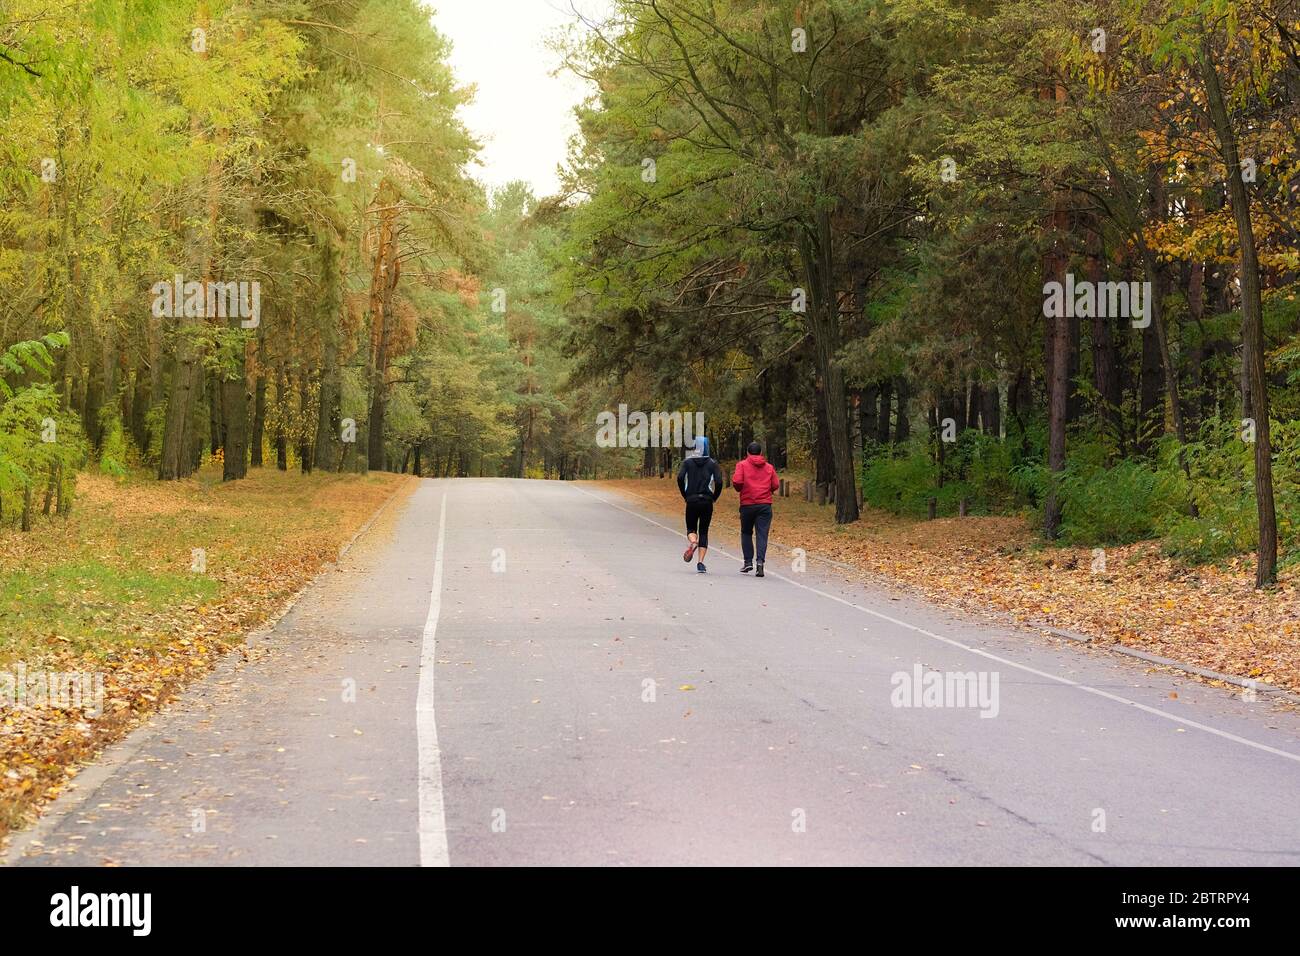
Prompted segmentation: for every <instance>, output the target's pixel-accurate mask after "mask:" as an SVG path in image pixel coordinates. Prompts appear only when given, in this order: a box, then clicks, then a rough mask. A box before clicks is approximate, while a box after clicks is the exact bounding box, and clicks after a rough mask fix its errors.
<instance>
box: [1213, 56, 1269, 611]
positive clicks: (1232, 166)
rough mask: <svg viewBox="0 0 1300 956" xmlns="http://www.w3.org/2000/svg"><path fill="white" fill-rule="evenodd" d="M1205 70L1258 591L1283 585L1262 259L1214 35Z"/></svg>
mask: <svg viewBox="0 0 1300 956" xmlns="http://www.w3.org/2000/svg"><path fill="white" fill-rule="evenodd" d="M1200 66H1201V75H1202V78H1203V79H1204V81H1205V92H1206V103H1207V106H1208V107H1209V112H1210V121H1211V123H1212V124H1213V126H1214V130H1215V134H1216V135H1217V137H1218V140H1219V146H1220V148H1221V149H1222V150H1223V161H1224V164H1225V166H1226V167H1227V173H1228V199H1229V201H1230V203H1231V205H1232V216H1233V219H1234V220H1235V221H1236V224H1237V240H1238V244H1239V246H1240V249H1241V256H1240V264H1241V271H1240V279H1241V316H1242V323H1241V324H1242V364H1243V365H1244V366H1245V369H1246V378H1247V381H1248V382H1249V384H1250V396H1251V410H1252V412H1253V413H1254V418H1255V509H1256V515H1257V518H1258V523H1259V553H1258V556H1257V561H1256V567H1255V586H1256V587H1261V588H1262V587H1267V586H1269V585H1272V584H1274V583H1276V581H1277V516H1276V514H1275V512H1274V502H1273V446H1272V441H1271V437H1270V429H1269V400H1268V380H1267V378H1266V376H1265V369H1264V318H1263V304H1262V302H1261V297H1260V288H1259V257H1258V253H1257V252H1256V249H1255V229H1254V225H1253V224H1252V223H1251V219H1250V197H1249V195H1248V194H1247V192H1246V184H1245V182H1243V181H1242V178H1241V158H1240V156H1239V155H1238V153H1237V138H1236V135H1235V133H1234V132H1233V129H1232V124H1231V121H1230V120H1229V118H1228V109H1227V105H1226V104H1225V103H1224V100H1223V91H1222V89H1221V87H1220V85H1219V71H1218V68H1217V67H1216V66H1215V64H1214V59H1213V52H1212V49H1211V40H1210V36H1209V35H1208V34H1207V35H1206V36H1204V37H1203V38H1202V41H1201V56H1200Z"/></svg>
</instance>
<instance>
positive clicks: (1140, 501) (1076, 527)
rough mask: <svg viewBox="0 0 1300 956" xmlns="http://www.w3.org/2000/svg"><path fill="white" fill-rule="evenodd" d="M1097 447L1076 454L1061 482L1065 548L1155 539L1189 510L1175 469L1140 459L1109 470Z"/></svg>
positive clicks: (1059, 486) (1086, 448)
mask: <svg viewBox="0 0 1300 956" xmlns="http://www.w3.org/2000/svg"><path fill="white" fill-rule="evenodd" d="M1103 456H1104V450H1103V449H1102V448H1101V446H1100V445H1098V444H1095V443H1094V444H1090V445H1086V446H1084V447H1083V448H1081V449H1078V450H1076V451H1075V454H1074V455H1073V456H1072V457H1071V460H1070V463H1069V464H1068V465H1067V466H1066V469H1065V471H1064V472H1063V473H1062V474H1061V475H1060V477H1059V484H1058V489H1059V490H1058V495H1059V497H1060V501H1061V506H1062V509H1063V515H1062V525H1061V539H1062V541H1064V542H1065V543H1067V544H1081V545H1101V544H1131V543H1132V542H1134V541H1142V540H1145V539H1148V538H1153V537H1156V535H1157V534H1158V533H1159V532H1160V530H1161V529H1162V528H1163V527H1164V526H1165V524H1166V522H1168V521H1169V520H1170V519H1171V518H1172V516H1174V515H1176V514H1177V513H1178V511H1179V509H1180V508H1181V507H1184V506H1185V505H1186V502H1187V500H1188V497H1187V490H1188V489H1187V483H1186V481H1185V479H1184V478H1183V475H1182V473H1181V472H1180V471H1178V469H1177V466H1176V464H1173V463H1170V462H1168V461H1165V462H1163V463H1162V464H1152V463H1149V462H1146V461H1143V460H1140V459H1135V460H1124V461H1120V462H1117V463H1116V464H1115V465H1114V466H1113V467H1110V468H1107V467H1105V466H1104V464H1103V460H1104V458H1103Z"/></svg>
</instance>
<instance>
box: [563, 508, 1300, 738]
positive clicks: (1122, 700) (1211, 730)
mask: <svg viewBox="0 0 1300 956" xmlns="http://www.w3.org/2000/svg"><path fill="white" fill-rule="evenodd" d="M571 487H572V488H573V489H574V490H575V491H581V492H582V493H583V494H584V495H587V496H588V497H590V498H595V499H596V500H597V501H601V502H604V503H605V504H607V505H609V506H610V507H611V508H617V509H618V510H619V511H625V512H627V513H628V514H630V515H632V516H633V517H636V518H640V519H641V520H642V521H648V522H650V523H651V524H653V525H658V526H659V527H660V528H663V529H664V530H665V531H671V532H672V533H673V534H678V532H677V531H676V530H675V529H674V528H671V527H669V526H668V525H666V524H663V523H662V522H659V521H655V520H654V518H648V517H646V516H645V515H643V514H641V513H640V512H637V511H633V510H631V509H630V508H624V507H623V506H622V505H619V504H615V503H614V502H612V501H610V500H609V499H608V498H602V497H601V496H600V495H598V494H595V493H594V492H590V491H588V490H587V489H585V488H579V487H578V486H577V485H572V486H571ZM709 550H710V551H717V552H718V553H719V554H724V555H726V556H727V557H729V558H733V559H734V558H735V557H736V556H735V555H734V554H731V553H729V552H727V551H724V550H723V549H722V548H715V547H713V545H709ZM764 570H766V568H764ZM767 576H768V577H773V578H776V579H777V580H780V581H784V582H786V583H787V584H793V585H794V586H795V587H797V588H803V589H804V590H805V591H811V592H812V593H813V594H817V595H820V596H821V597H824V598H829V599H830V600H832V601H837V602H839V603H840V604H843V605H845V606H846V607H851V608H853V609H855V610H858V611H861V612H863V613H864V614H870V615H871V616H872V617H877V618H879V619H880V620H882V621H888V622H889V623H890V624H895V625H897V626H898V627H904V628H907V629H908V630H909V631H915V632H916V633H917V634H923V635H925V636H926V637H929V638H933V639H934V640H936V641H942V642H943V643H945V644H951V645H952V646H953V647H959V648H961V649H962V650H963V651H969V652H970V653H972V654H978V655H979V656H980V657H985V658H988V659H989V660H991V661H996V662H997V663H999V664H1005V665H1006V666H1007V667H1014V668H1015V669H1016V670H1019V671H1024V672H1025V673H1026V674H1033V675H1034V676H1035V677H1043V678H1046V679H1047V680H1052V681H1056V682H1057V683H1058V684H1064V685H1066V686H1067V687H1075V688H1078V689H1079V690H1081V691H1085V692H1086V693H1089V694H1095V695H1096V696H1098V697H1104V698H1106V699H1107V700H1113V701H1115V702H1116V703H1119V704H1127V705H1128V706H1130V707H1136V708H1137V709H1138V710H1141V711H1145V712H1146V713H1148V714H1152V715H1154V716H1156V717H1162V718H1164V719H1165V720H1172V721H1173V722H1174V723H1176V724H1182V725H1184V726H1186V727H1195V728H1196V729H1197V730H1203V731H1205V732H1206V733H1207V734H1213V735H1214V736H1216V737H1222V738H1223V739H1224V740H1231V741H1233V742H1234V743H1239V744H1245V745H1246V746H1247V747H1254V748H1255V749H1256V750H1262V751H1264V752H1265V753H1271V754H1274V755H1275V756H1278V757H1285V758H1287V759H1288V760H1294V761H1295V762H1297V763H1300V754H1293V753H1291V752H1290V751H1287V750H1279V749H1278V748H1276V747H1270V746H1269V745H1268V744H1261V743H1258V742H1257V741H1254V740H1247V739H1246V738H1245V737H1238V736H1237V735H1236V734H1233V733H1229V732H1228V731H1226V730H1219V729H1218V728H1217V727H1210V726H1207V725H1206V724H1202V723H1198V722H1197V721H1195V720H1189V719H1188V718H1186V717H1179V716H1178V715H1177V714H1171V713H1169V712H1168V711H1166V710H1161V709H1160V708H1158V707H1149V706H1148V705H1146V704H1140V703H1138V702H1137V701H1135V700H1129V699H1128V698H1127V697H1121V696H1120V695H1119V694H1112V693H1111V692H1110V691H1105V690H1101V689H1100V688H1097V687H1090V686H1089V685H1087V684H1080V683H1079V682H1078V681H1073V680H1070V679H1069V678H1068V677H1060V676H1058V675H1056V674H1049V673H1048V672H1046V671H1040V670H1037V669H1036V668H1033V667H1029V666H1028V665H1026V664H1018V663H1016V662H1015V661H1011V660H1007V659H1006V658H1005V657H998V656H997V655H996V654H990V653H989V652H988V651H985V650H981V649H980V648H978V647H971V646H970V645H968V644H963V643H962V642H961V641H957V640H954V639H953V638H951V637H944V636H943V635H942V634H936V633H934V631H927V630H926V629H925V628H923V627H917V626H916V625H915V624H909V623H908V622H907V621H903V620H900V619H898V618H896V617H890V616H889V615H888V614H881V613H880V612H879V611H873V610H872V609H871V608H869V607H863V606H862V605H861V604H854V603H853V602H852V601H848V600H845V599H844V598H842V597H838V596H837V595H834V594H830V593H828V592H826V591H822V590H820V589H819V588H815V587H812V586H810V585H807V584H803V583H801V582H799V581H795V580H792V579H790V578H787V577H786V576H785V575H783V574H777V573H776V572H774V571H767Z"/></svg>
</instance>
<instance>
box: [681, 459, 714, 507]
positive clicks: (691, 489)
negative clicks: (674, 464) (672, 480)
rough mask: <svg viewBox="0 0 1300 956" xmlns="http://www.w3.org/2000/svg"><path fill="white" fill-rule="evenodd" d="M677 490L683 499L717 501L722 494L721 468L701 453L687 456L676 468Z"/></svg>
mask: <svg viewBox="0 0 1300 956" xmlns="http://www.w3.org/2000/svg"><path fill="white" fill-rule="evenodd" d="M677 490H678V491H680V492H681V493H682V499H683V500H685V501H703V500H705V499H706V498H707V499H708V500H710V501H717V500H718V498H719V497H720V496H721V495H722V469H721V468H720V467H718V463H717V462H716V461H714V460H713V459H712V458H705V457H704V456H703V455H696V456H695V457H694V458H687V459H686V460H685V461H683V462H682V467H681V468H679V469H677Z"/></svg>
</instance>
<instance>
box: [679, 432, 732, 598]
mask: <svg viewBox="0 0 1300 956" xmlns="http://www.w3.org/2000/svg"><path fill="white" fill-rule="evenodd" d="M677 490H678V491H680V492H681V493H682V500H683V501H685V502H686V537H687V540H688V541H689V542H690V544H689V545H688V546H687V548H686V553H685V554H683V555H682V560H683V561H686V562H688V563H689V562H690V560H691V555H693V554H695V551H696V549H697V548H698V549H699V552H700V554H699V563H698V564H696V565H695V570H696V571H698V572H699V573H700V574H703V573H704V572H705V571H707V570H708V568H706V567H705V566H704V555H705V554H706V553H707V552H708V550H709V522H710V521H712V520H713V503H714V502H715V501H717V500H718V496H719V495H721V494H722V469H721V468H719V467H718V463H717V462H716V461H714V460H713V459H712V458H710V457H709V440H708V439H707V438H705V437H704V436H703V435H701V436H700V437H699V438H697V439H695V447H694V448H692V449H691V451H690V454H689V455H687V456H686V459H685V460H684V461H683V462H682V467H681V468H679V469H677Z"/></svg>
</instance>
